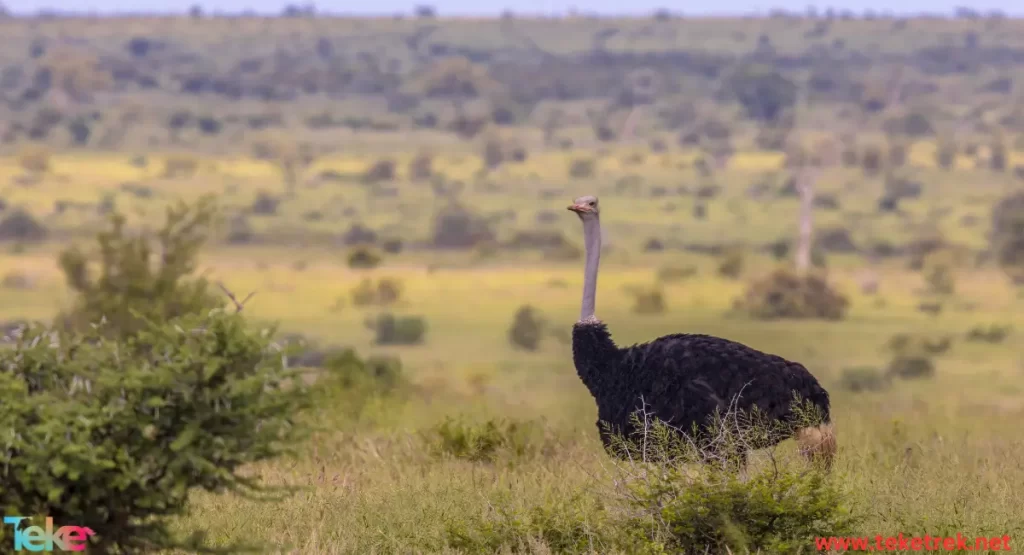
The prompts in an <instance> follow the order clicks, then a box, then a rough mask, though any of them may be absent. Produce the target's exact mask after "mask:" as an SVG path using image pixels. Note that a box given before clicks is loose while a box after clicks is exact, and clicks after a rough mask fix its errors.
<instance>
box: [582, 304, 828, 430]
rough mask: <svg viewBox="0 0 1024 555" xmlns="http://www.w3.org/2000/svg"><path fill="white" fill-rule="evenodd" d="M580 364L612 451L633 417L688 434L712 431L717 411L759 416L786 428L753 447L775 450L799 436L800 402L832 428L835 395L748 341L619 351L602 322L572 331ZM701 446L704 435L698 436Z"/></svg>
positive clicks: (676, 341) (670, 341)
mask: <svg viewBox="0 0 1024 555" xmlns="http://www.w3.org/2000/svg"><path fill="white" fill-rule="evenodd" d="M572 347H573V360H574V362H575V365H576V371H577V373H578V374H579V376H580V379H581V380H582V381H583V384H584V385H586V386H587V389H588V390H590V393H591V395H593V396H594V400H595V401H597V413H598V429H599V431H600V433H601V440H602V442H603V443H604V444H605V446H606V447H608V448H609V449H610V448H611V447H612V444H613V442H612V434H613V433H617V434H622V435H623V436H624V437H627V438H628V437H632V436H633V435H634V434H635V433H636V432H637V430H635V429H634V426H633V424H634V420H633V419H632V417H633V414H634V413H635V412H636V411H638V410H641V409H643V410H645V411H646V412H647V414H648V415H649V416H653V417H655V418H657V419H658V420H661V421H663V422H665V423H666V424H669V425H671V426H672V427H673V428H676V429H679V430H680V431H683V432H689V431H691V430H693V429H694V427H696V428H698V429H702V428H705V427H706V426H708V425H710V424H711V423H712V419H713V417H714V416H715V414H716V412H717V414H719V415H725V414H726V413H727V412H730V411H739V412H743V413H748V414H749V413H751V411H752V410H753V409H754V408H755V407H756V410H757V411H758V413H759V414H761V415H763V416H764V417H765V418H767V419H770V421H772V422H775V423H778V424H780V425H779V426H775V427H772V430H773V431H774V432H775V433H774V434H771V435H754V436H752V439H755V440H756V441H757V443H755V444H752V445H750V447H752V448H755V449H759V448H765V447H769V446H771V445H774V444H775V443H778V442H779V441H782V440H783V439H786V438H787V437H790V436H792V435H794V434H796V433H797V431H798V429H797V427H798V424H799V423H805V422H802V421H801V420H800V419H799V418H798V417H797V415H795V414H794V411H793V404H794V400H795V397H797V398H799V399H800V400H802V401H804V402H809V403H811V404H812V405H813V406H814V407H815V408H817V409H818V410H817V411H815V412H816V415H817V416H818V417H819V418H820V421H819V422H817V423H816V424H831V415H830V412H829V410H830V406H829V397H828V392H827V391H825V389H824V388H822V387H821V385H820V384H819V383H818V380H816V379H815V378H814V376H813V375H811V373H810V372H809V371H808V370H807V369H806V368H804V366H803V365H802V364H800V363H797V362H792V361H789V360H786V359H784V358H782V357H779V356H775V355H770V354H767V353H763V352H761V351H758V350H756V349H753V348H751V347H748V346H746V345H743V344H741V343H737V342H735V341H730V340H728V339H721V338H718V337H712V336H709V335H698V334H682V333H680V334H672V335H666V336H664V337H660V338H658V339H655V340H654V341H651V342H649V343H642V344H638V345H633V346H631V347H625V348H619V347H618V346H616V345H615V343H614V341H613V340H612V337H611V334H610V333H609V332H608V327H607V326H606V325H605V324H604V323H602V322H600V321H596V320H595V321H591V322H579V323H577V324H576V325H575V326H573V331H572ZM695 439H697V440H698V443H699V440H700V439H701V438H700V437H698V438H695Z"/></svg>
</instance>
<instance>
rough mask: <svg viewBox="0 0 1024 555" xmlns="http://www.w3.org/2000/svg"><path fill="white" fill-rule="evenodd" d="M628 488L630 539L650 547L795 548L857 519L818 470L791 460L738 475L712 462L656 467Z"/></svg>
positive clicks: (679, 549)
mask: <svg viewBox="0 0 1024 555" xmlns="http://www.w3.org/2000/svg"><path fill="white" fill-rule="evenodd" d="M627 489H628V491H629V494H630V497H631V498H632V502H631V505H632V508H633V509H634V511H635V512H636V513H638V514H637V516H634V517H633V518H632V519H631V520H630V522H629V524H628V526H629V528H630V531H629V532H630V534H631V536H632V537H633V538H634V541H633V542H630V543H631V544H633V545H635V546H638V547H640V546H642V550H643V551H646V552H652V553H726V552H732V553H795V552H798V551H799V550H800V549H802V548H805V546H806V545H807V542H808V541H809V538H814V537H818V536H829V535H843V534H847V533H849V532H851V531H852V530H853V529H854V525H855V524H856V522H857V519H856V518H855V517H854V516H853V515H852V514H851V513H850V512H849V510H848V509H847V508H846V506H845V503H844V502H843V501H844V499H843V498H844V494H843V492H842V491H841V490H840V488H839V487H838V486H836V485H835V484H834V483H833V482H832V481H830V480H829V478H828V477H827V476H826V475H825V473H824V472H822V471H820V470H807V469H802V468H798V467H794V466H790V465H782V466H775V467H774V468H772V467H769V468H763V469H760V470H758V471H756V472H754V473H753V474H752V475H751V476H750V477H749V478H747V479H745V480H744V479H743V478H742V477H741V476H740V474H739V473H735V472H727V471H723V470H721V469H719V468H718V467H715V466H702V467H699V468H698V469H696V470H694V469H692V468H686V467H684V466H678V465H676V466H669V467H661V468H659V469H658V470H657V471H655V472H648V473H647V474H646V475H645V477H644V479H641V480H636V481H633V482H631V483H630V484H629V485H628V486H627Z"/></svg>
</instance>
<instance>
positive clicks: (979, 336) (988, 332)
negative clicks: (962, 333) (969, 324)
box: [966, 324, 1013, 343]
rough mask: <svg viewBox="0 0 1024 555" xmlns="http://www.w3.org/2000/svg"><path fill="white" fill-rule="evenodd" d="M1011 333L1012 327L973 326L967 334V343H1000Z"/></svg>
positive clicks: (993, 325) (994, 325) (995, 325)
mask: <svg viewBox="0 0 1024 555" xmlns="http://www.w3.org/2000/svg"><path fill="white" fill-rule="evenodd" d="M1012 331H1013V326H1000V325H998V324H992V325H989V326H975V327H973V328H971V329H970V330H969V331H968V332H967V337H966V339H967V341H974V342H983V343H1002V342H1003V341H1004V340H1005V339H1006V338H1007V337H1008V336H1009V335H1010V333H1011V332H1012Z"/></svg>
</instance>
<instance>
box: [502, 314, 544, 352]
mask: <svg viewBox="0 0 1024 555" xmlns="http://www.w3.org/2000/svg"><path fill="white" fill-rule="evenodd" d="M543 337H544V319H543V318H541V316H540V314H538V313H537V310H536V309H534V308H533V307H532V306H530V305H523V306H521V307H519V310H517V311H516V315H515V316H514V317H513V319H512V326H511V327H510V328H509V330H508V341H509V343H511V344H512V346H513V347H516V348H518V349H523V350H526V351H536V350H537V349H538V348H539V347H540V342H541V339H542V338H543Z"/></svg>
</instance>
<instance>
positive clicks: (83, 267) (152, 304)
mask: <svg viewBox="0 0 1024 555" xmlns="http://www.w3.org/2000/svg"><path fill="white" fill-rule="evenodd" d="M216 213H217V210H216V206H215V205H214V204H213V201H212V199H203V200H201V201H200V202H199V203H197V204H196V205H194V206H190V205H187V204H184V203H181V204H178V205H177V206H172V207H170V208H168V210H167V220H166V223H165V224H164V227H163V228H162V229H161V230H160V231H159V232H158V233H156V234H155V235H156V236H155V237H153V236H152V235H149V234H131V233H129V232H128V230H127V229H126V228H125V223H126V222H125V217H124V216H123V215H121V214H114V215H112V216H111V220H110V228H109V229H107V230H105V231H103V232H102V233H100V234H99V235H98V237H97V243H98V251H99V252H98V256H97V257H96V258H97V259H98V262H99V264H98V268H90V265H89V261H90V260H92V259H93V258H92V256H93V254H92V253H89V252H85V251H83V250H80V249H79V248H78V247H71V248H69V249H67V250H65V251H64V252H62V253H61V254H60V259H59V261H60V267H61V270H62V271H63V272H64V277H65V280H66V281H67V284H68V286H69V287H70V289H71V290H72V291H73V292H74V293H75V300H74V304H73V306H72V307H71V309H70V311H68V312H66V313H64V314H62V315H61V316H60V317H58V322H59V323H60V324H62V325H63V327H65V328H66V329H69V330H74V331H80V332H86V331H88V330H90V329H92V327H93V325H94V324H97V323H99V322H101V321H103V322H105V324H104V325H103V327H102V333H104V334H105V335H109V336H113V337H125V336H130V335H133V334H135V333H136V332H137V331H138V330H140V329H143V328H146V327H147V326H148V325H149V323H151V322H165V321H167V320H170V319H173V318H177V317H181V316H186V315H191V314H202V313H204V312H206V311H208V310H210V309H211V308H216V307H221V306H223V305H224V296H223V295H222V294H220V293H219V292H217V291H214V290H213V289H211V288H210V287H209V284H208V282H207V281H206V280H205V279H204V278H202V277H197V276H194V272H195V270H196V265H197V263H198V260H197V257H198V253H199V251H200V249H201V248H202V247H203V245H204V244H205V243H206V241H207V239H208V238H209V235H210V232H211V226H212V225H213V224H214V223H215V220H216ZM154 259H155V261H156V262H157V263H156V264H154ZM90 269H92V270H96V269H98V270H99V272H98V275H97V274H95V273H93V272H91V271H90Z"/></svg>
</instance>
